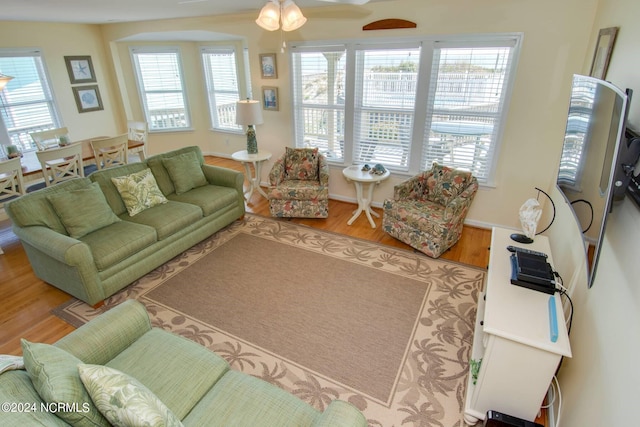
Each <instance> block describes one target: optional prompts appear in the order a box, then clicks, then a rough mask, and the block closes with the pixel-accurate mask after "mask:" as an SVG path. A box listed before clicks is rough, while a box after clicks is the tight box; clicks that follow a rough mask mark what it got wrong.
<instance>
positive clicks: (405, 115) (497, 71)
mask: <svg viewBox="0 0 640 427" xmlns="http://www.w3.org/2000/svg"><path fill="white" fill-rule="evenodd" d="M519 43H520V36H518V35H495V36H482V37H480V36H478V37H476V38H474V39H473V40H465V41H461V40H460V38H459V37H451V40H441V39H439V40H431V39H410V40H395V41H379V40H377V41H376V40H372V41H368V40H358V41H357V42H353V43H350V42H349V43H344V44H340V45H338V46H322V45H314V43H313V42H309V43H301V44H300V45H295V46H293V47H292V49H291V58H292V60H291V64H292V76H293V79H292V85H293V88H292V89H293V94H294V99H293V107H294V121H295V141H296V146H299V147H304V146H313V147H318V148H319V149H320V150H321V151H322V152H324V153H326V154H327V158H328V160H329V161H330V162H333V163H340V164H351V163H352V162H353V163H382V164H383V165H385V166H386V167H387V168H389V169H390V170H393V171H397V172H400V173H407V174H416V173H418V172H419V171H420V170H425V169H428V168H430V167H431V164H432V163H433V162H434V161H437V162H439V163H441V164H445V165H449V166H453V167H456V168H460V169H465V170H470V171H472V172H473V174H474V175H475V176H476V177H477V178H478V181H479V182H481V183H484V184H491V182H492V178H493V169H494V161H495V158H496V151H497V148H498V146H499V136H500V134H501V133H500V129H501V127H502V122H503V119H504V116H505V114H506V100H507V94H508V93H509V90H508V88H509V84H510V82H511V78H510V72H511V70H512V69H513V68H514V66H515V65H514V64H515V60H514V57H515V55H516V53H517V47H518V46H519Z"/></svg>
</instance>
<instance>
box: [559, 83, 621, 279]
mask: <svg viewBox="0 0 640 427" xmlns="http://www.w3.org/2000/svg"><path fill="white" fill-rule="evenodd" d="M629 96H630V91H628V93H625V92H624V91H622V90H620V89H619V88H617V87H616V86H614V85H613V84H611V83H609V82H606V81H604V80H600V79H596V78H593V77H587V76H581V75H574V76H573V85H572V88H571V97H570V100H569V112H568V114H567V124H566V128H565V135H564V143H563V146H562V155H561V157H560V165H559V168H558V175H557V186H558V188H559V190H560V192H561V193H562V194H563V195H564V197H565V198H566V199H567V202H568V203H569V204H570V206H571V207H572V209H573V213H574V215H575V218H576V221H578V223H579V225H580V227H581V229H582V231H583V236H584V238H585V243H587V244H585V256H586V257H587V259H588V260H589V259H590V260H591V262H590V264H589V273H588V277H589V282H588V285H589V287H591V286H592V285H593V279H594V277H595V273H596V267H597V263H598V258H599V255H600V249H601V245H602V238H603V236H604V230H605V224H606V220H607V214H608V213H609V212H610V211H611V208H612V203H613V193H614V192H613V186H614V177H615V175H616V172H617V170H618V169H619V166H620V165H619V163H620V160H619V153H620V147H621V145H622V144H623V140H624V133H625V123H626V118H627V107H628V103H629ZM589 246H592V252H590V251H589Z"/></svg>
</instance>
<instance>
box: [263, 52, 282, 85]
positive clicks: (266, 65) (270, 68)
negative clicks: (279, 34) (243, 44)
mask: <svg viewBox="0 0 640 427" xmlns="http://www.w3.org/2000/svg"><path fill="white" fill-rule="evenodd" d="M260 75H261V76H262V78H263V79H277V78H278V66H277V65H276V54H275V53H261V54H260Z"/></svg>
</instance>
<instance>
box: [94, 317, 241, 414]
mask: <svg viewBox="0 0 640 427" xmlns="http://www.w3.org/2000/svg"><path fill="white" fill-rule="evenodd" d="M106 365H107V366H109V367H111V368H114V369H117V370H119V371H121V372H124V373H125V374H127V375H130V376H132V377H133V378H135V379H137V380H138V381H140V383H142V384H143V385H144V386H145V387H147V388H148V389H149V390H150V391H151V392H152V393H153V394H155V395H156V396H158V398H159V399H160V400H161V401H163V402H164V403H165V405H167V407H168V408H169V409H170V410H171V411H172V412H173V413H174V414H175V415H176V416H177V417H178V418H180V419H183V418H184V417H185V416H186V415H187V414H188V413H189V411H191V409H192V408H193V407H194V406H195V405H196V403H198V401H199V400H200V399H201V398H202V396H204V395H205V394H206V393H207V392H208V391H209V389H211V387H212V386H213V385H214V384H215V383H216V382H217V381H218V380H219V379H220V377H221V376H222V375H224V373H225V372H227V370H228V369H229V365H228V364H227V362H226V361H225V360H224V359H223V358H221V357H220V356H218V355H216V354H215V353H213V352H212V351H209V350H207V349H206V348H205V347H203V346H201V345H200V344H197V343H195V342H193V341H190V340H187V339H186V338H183V337H180V336H178V335H174V334H171V333H169V332H166V331H163V330H161V329H156V328H154V329H152V330H151V331H149V332H147V333H146V334H144V335H143V336H142V337H140V338H139V339H138V340H136V342H134V343H133V344H131V346H129V347H128V348H127V349H125V350H124V351H123V352H121V353H120V354H119V355H117V356H116V357H114V358H113V359H112V360H111V361H109V362H108V363H107V364H106ZM211 415H212V414H211V413H210V414H209V416H210V417H211ZM203 425H206V423H205V424H203Z"/></svg>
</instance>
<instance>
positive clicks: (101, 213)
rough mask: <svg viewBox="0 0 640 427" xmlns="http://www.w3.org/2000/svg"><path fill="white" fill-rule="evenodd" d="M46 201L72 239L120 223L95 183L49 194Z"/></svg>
mask: <svg viewBox="0 0 640 427" xmlns="http://www.w3.org/2000/svg"><path fill="white" fill-rule="evenodd" d="M47 200H49V203H51V205H52V206H53V209H54V210H55V211H56V213H57V214H58V217H59V218H60V221H61V222H62V224H63V225H64V228H66V229H67V233H69V236H71V237H73V238H74V239H79V238H80V237H82V236H85V235H87V234H89V233H91V232H92V231H95V230H98V229H100V228H102V227H106V226H107V225H111V224H113V223H114V222H118V221H120V218H118V217H117V215H116V214H115V213H113V210H111V207H110V206H109V204H108V203H107V199H105V197H104V194H103V193H102V190H100V185H99V184H98V183H97V182H94V183H92V184H91V185H89V186H88V187H87V188H82V189H79V190H71V191H65V192H60V193H55V194H50V195H49V196H47Z"/></svg>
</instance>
